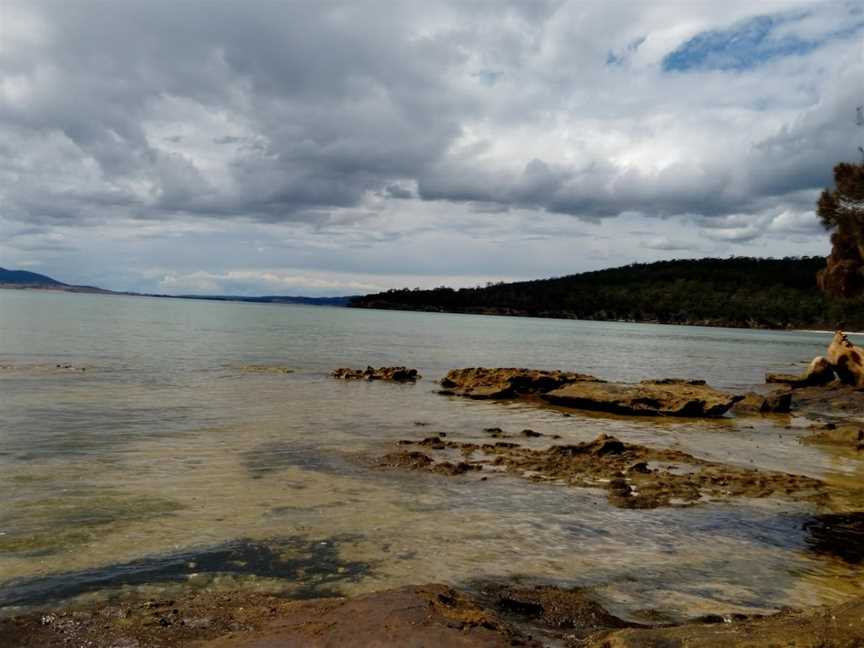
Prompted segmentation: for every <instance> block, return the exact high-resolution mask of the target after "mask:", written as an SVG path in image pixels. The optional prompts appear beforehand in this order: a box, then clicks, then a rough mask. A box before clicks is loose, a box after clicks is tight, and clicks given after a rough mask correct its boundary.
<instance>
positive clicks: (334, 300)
mask: <svg viewBox="0 0 864 648" xmlns="http://www.w3.org/2000/svg"><path fill="white" fill-rule="evenodd" d="M0 288H7V289H8V288H12V289H18V290H59V291H63V292H78V293H99V294H103V295H131V296H139V297H160V298H164V299H202V300H207V301H239V302H251V303H256V304H307V305H312V306H347V305H348V302H349V301H350V300H351V299H353V298H352V297H293V296H287V295H272V296H262V297H243V296H237V295H157V294H149V293H132V292H115V291H113V290H105V289H103V288H96V287H95V286H73V285H71V284H66V283H63V282H62V281H57V280H56V279H53V278H52V277H49V276H47V275H42V274H37V273H35V272H28V271H27V270H7V269H5V268H0Z"/></svg>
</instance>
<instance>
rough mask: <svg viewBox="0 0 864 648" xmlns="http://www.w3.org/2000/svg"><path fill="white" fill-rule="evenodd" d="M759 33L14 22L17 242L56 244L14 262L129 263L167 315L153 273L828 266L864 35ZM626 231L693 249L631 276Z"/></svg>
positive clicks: (595, 8)
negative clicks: (784, 260)
mask: <svg viewBox="0 0 864 648" xmlns="http://www.w3.org/2000/svg"><path fill="white" fill-rule="evenodd" d="M760 8H761V11H762V12H763V13H764V7H761V6H754V5H753V3H752V2H747V1H744V0H730V2H727V3H723V6H720V5H716V6H715V5H714V4H711V3H675V4H663V3H652V4H649V3H631V4H627V5H626V6H622V5H616V4H615V3H607V2H599V1H597V2H560V1H557V0H555V1H551V0H550V1H548V2H532V3H528V4H526V3H522V2H515V1H514V2H502V3H496V4H495V6H494V7H493V6H491V5H483V4H471V3H462V2H446V1H442V2H436V3H419V2H417V3H415V2H407V3H397V4H393V3H375V2H368V3H366V2H364V3H347V2H346V3H339V2H328V3H324V4H320V3H317V4H316V3H284V2H276V1H271V0H256V1H254V2H250V3H247V4H244V5H243V6H240V5H239V4H237V3H235V2H230V1H228V0H214V1H212V2H206V3H205V2H195V1H193V2H182V3H176V2H169V1H168V0H148V1H147V2H144V1H139V0H131V1H130V2H123V3H107V4H104V3H103V4H99V5H96V4H93V3H86V2H81V3H56V2H51V1H49V0H26V1H24V0H17V1H16V0H7V1H6V2H3V3H2V6H0V24H2V25H3V33H4V36H3V39H0V232H3V231H7V230H12V229H16V228H19V229H20V228H22V227H37V228H42V229H43V230H44V231H45V232H48V233H51V234H53V235H55V236H60V235H62V237H63V238H62V243H61V242H58V241H60V240H61V239H50V238H42V239H38V238H31V239H23V238H19V239H17V240H15V239H12V238H9V239H5V240H0V254H2V255H4V257H3V258H4V264H5V265H11V263H10V261H7V260H6V259H7V258H8V259H9V260H11V261H17V262H19V263H33V262H36V261H39V262H42V263H45V264H47V266H48V267H52V268H56V269H57V271H59V272H60V273H61V274H63V275H64V277H65V278H69V280H76V281H78V280H81V281H84V277H86V281H87V282H88V283H94V282H96V283H98V279H99V273H100V268H101V271H102V273H103V275H104V273H105V272H106V271H107V270H108V267H109V266H108V264H113V265H114V266H117V265H120V264H124V263H126V264H133V265H134V266H135V267H134V268H132V270H130V272H129V273H127V274H125V275H123V279H122V280H123V281H125V282H128V283H127V286H132V285H134V286H136V287H141V288H147V287H148V286H149V289H155V284H153V283H150V284H147V283H146V281H150V282H153V281H157V279H156V278H149V279H146V280H145V279H141V276H142V275H140V274H135V272H134V270H135V268H137V269H138V270H140V269H141V268H143V267H145V266H148V265H153V264H152V263H150V264H148V263H147V257H158V258H159V259H160V261H159V263H160V267H161V266H164V267H165V268H168V269H169V270H170V271H171V272H175V273H176V276H178V277H180V276H192V275H194V274H195V273H203V274H202V275H200V276H202V277H210V276H211V275H213V276H215V277H217V278H218V281H220V282H222V283H220V286H227V285H228V284H225V283H224V282H225V281H227V280H226V279H225V277H227V276H228V274H229V273H230V272H234V271H237V272H239V271H261V272H265V271H271V270H278V269H279V268H282V270H285V271H286V272H287V269H288V268H291V269H292V272H294V271H296V272H302V271H303V270H304V269H305V270H306V271H308V272H310V273H311V272H320V271H322V270H324V269H326V268H324V266H325V265H328V264H329V265H330V267H332V268H334V269H336V268H339V269H340V270H339V271H340V272H341V271H343V270H344V271H349V270H348V268H350V271H356V272H362V271H363V270H368V271H369V273H370V274H376V275H377V274H380V275H382V276H383V275H387V276H390V277H393V278H394V279H393V280H394V281H395V277H406V276H412V275H411V273H412V272H415V271H417V270H418V269H422V272H423V273H426V274H427V275H428V276H430V277H432V276H434V277H439V278H440V277H446V276H452V277H457V276H458V277H460V278H461V279H462V280H465V281H473V279H474V278H480V277H491V278H495V277H504V276H508V277H510V276H513V277H521V276H532V275H534V274H539V275H542V274H560V273H561V272H562V271H564V268H562V267H560V266H561V265H562V264H563V263H568V260H567V259H568V257H566V256H563V252H562V253H561V254H562V256H559V251H558V250H557V249H551V250H550V251H544V250H543V249H540V248H538V247H537V246H538V245H539V241H544V242H545V245H547V246H549V247H550V248H554V246H555V245H556V244H557V242H558V241H559V240H560V241H562V243H561V245H562V247H563V246H564V242H566V244H567V245H569V246H571V248H572V247H573V246H576V248H577V249H578V250H579V254H578V257H579V259H580V264H581V267H585V268H587V267H589V266H591V264H600V263H607V262H608V263H611V264H614V263H615V255H616V251H617V253H618V254H619V255H621V256H622V257H628V258H629V255H631V254H643V255H651V254H653V252H651V250H657V251H658V252H659V251H662V250H663V248H662V247H661V245H667V246H668V245H675V246H678V245H690V246H691V248H690V249H692V250H704V249H715V247H714V246H723V245H733V246H734V245H735V244H741V245H752V244H755V243H765V245H766V246H767V247H766V248H765V253H781V252H782V251H785V250H789V249H795V250H798V249H806V248H805V246H806V245H808V244H807V243H806V242H805V238H806V237H807V236H812V237H813V239H812V242H811V243H809V246H810V247H809V249H811V250H816V249H822V248H823V247H824V246H825V236H824V233H822V232H821V231H818V230H814V229H812V228H810V227H809V225H807V223H808V222H810V221H809V220H808V219H810V216H807V214H812V207H813V200H814V195H815V193H816V192H818V190H819V188H820V187H822V186H824V185H825V184H826V183H828V181H829V180H830V169H831V167H832V166H833V164H834V163H835V162H836V161H838V160H840V159H846V158H849V157H854V156H855V155H856V151H855V146H854V145H853V144H854V142H855V141H856V139H855V138H856V136H857V135H858V134H859V133H858V132H856V127H855V125H854V122H853V117H854V106H855V105H856V101H859V102H860V98H859V97H858V96H857V95H856V92H857V88H859V87H860V83H858V80H859V79H860V78H861V76H862V74H864V61H862V50H861V48H860V45H859V43H858V40H859V39H860V38H859V37H860V29H861V25H862V21H864V14H862V13H861V11H860V9H861V5H860V3H856V2H850V3H820V2H801V1H798V0H789V1H788V2H776V3H772V4H771V8H772V13H771V14H770V15H767V16H766V15H760ZM634 214H635V215H638V218H642V219H646V220H648V221H651V222H653V223H655V227H656V228H658V229H664V228H665V227H667V225H668V224H669V223H671V222H675V223H682V224H684V226H686V228H687V232H688V233H689V234H688V236H687V237H681V236H676V235H675V233H674V232H670V233H669V234H668V236H669V238H666V239H664V238H663V237H664V236H667V233H665V231H664V232H662V233H657V234H656V235H655V236H656V238H655V239H654V243H655V244H657V245H656V246H655V247H651V246H648V247H643V248H641V250H642V251H641V252H640V251H639V249H638V248H637V249H635V250H634V249H632V246H631V245H630V243H629V242H625V241H624V240H623V239H622V233H623V232H625V231H626V230H625V229H624V228H625V227H627V225H626V223H628V222H629V221H630V220H632V218H635V216H633V215H634ZM778 214H787V215H786V216H783V217H780V216H778ZM811 220H812V219H811ZM733 221H734V223H735V225H734V226H733V225H731V224H730V223H732V222H733ZM550 230H554V231H551V232H550ZM262 232H266V233H267V235H266V236H265V237H263V240H262ZM789 237H798V238H799V239H800V240H801V243H800V246H799V247H793V248H790V247H788V246H789V245H790V243H789V241H790V240H791V239H790V238H789ZM144 240H146V241H147V243H146V245H147V247H146V248H144V247H143V243H142V241H144ZM106 241H107V242H110V245H112V246H113V248H111V249H109V248H108V244H107V243H106ZM181 241H182V242H183V245H185V247H182V246H181V245H180V242H181ZM664 241H665V243H664ZM682 241H684V242H682ZM508 245H509V246H510V248H509V249H510V252H509V253H505V252H502V247H506V246H508ZM795 245H798V244H797V243H796V244H795ZM28 246H29V247H28ZM121 249H122V250H124V252H125V256H123V257H122V258H121V257H120V256H119V255H118V254H115V253H114V252H113V251H112V250H121ZM259 249H261V250H264V251H263V252H259V251H257V250H259ZM677 249H678V248H676V250H677ZM716 249H719V248H716ZM277 250H278V252H277ZM670 250H671V248H668V247H667V248H666V251H670ZM681 251H685V250H683V248H681ZM97 254H98V255H102V256H101V257H99V258H98V259H99V260H97V257H96V255H97ZM279 254H282V255H284V256H282V257H281V258H280V257H278V255H279ZM456 255H458V258H456ZM524 255H535V257H536V258H535V257H530V258H529V257H527V256H524ZM261 257H267V258H266V259H262V258H261ZM570 258H573V254H572V253H571V255H570ZM82 259H83V261H82ZM190 259H194V260H195V262H196V263H197V264H198V265H197V267H189V263H191V261H190ZM570 267H572V266H568V268H570ZM166 272H167V271H166ZM115 276H118V275H115ZM286 276H287V275H286ZM292 276H293V274H292ZM208 280H214V281H215V280H216V279H212V277H211V279H208ZM389 281H390V280H387V282H389ZM142 282H145V283H142ZM387 282H385V283H387ZM373 283H376V285H378V284H380V283H381V282H380V281H379V282H373ZM259 285H264V284H259ZM112 287H125V286H112ZM323 289H324V288H322V290H323Z"/></svg>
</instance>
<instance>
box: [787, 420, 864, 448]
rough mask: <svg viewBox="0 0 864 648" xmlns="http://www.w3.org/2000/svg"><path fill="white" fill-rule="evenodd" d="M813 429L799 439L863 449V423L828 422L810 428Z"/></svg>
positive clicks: (809, 442)
mask: <svg viewBox="0 0 864 648" xmlns="http://www.w3.org/2000/svg"><path fill="white" fill-rule="evenodd" d="M812 429H813V430H814V431H813V432H812V433H811V434H809V435H808V436H805V437H803V438H802V439H801V441H802V442H803V443H808V444H812V445H839V446H847V447H849V448H855V449H856V450H864V425H856V424H854V423H842V424H840V425H836V424H834V423H828V424H826V425H823V426H821V427H814V428H812Z"/></svg>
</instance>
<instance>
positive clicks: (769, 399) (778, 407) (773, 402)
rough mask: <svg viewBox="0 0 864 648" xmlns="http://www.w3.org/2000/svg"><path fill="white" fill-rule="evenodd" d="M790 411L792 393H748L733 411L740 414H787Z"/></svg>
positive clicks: (736, 404)
mask: <svg viewBox="0 0 864 648" xmlns="http://www.w3.org/2000/svg"><path fill="white" fill-rule="evenodd" d="M791 409H792V392H791V391H780V392H773V393H771V394H757V393H756V392H748V393H747V394H744V398H743V399H742V400H740V401H739V402H737V403H735V407H734V410H733V411H735V412H736V413H741V414H752V413H758V414H788V413H789V411H790V410H791Z"/></svg>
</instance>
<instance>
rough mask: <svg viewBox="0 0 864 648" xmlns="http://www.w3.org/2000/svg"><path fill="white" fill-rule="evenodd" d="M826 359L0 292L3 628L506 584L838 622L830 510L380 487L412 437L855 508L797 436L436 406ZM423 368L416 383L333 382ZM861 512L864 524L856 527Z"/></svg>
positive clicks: (334, 311)
mask: <svg viewBox="0 0 864 648" xmlns="http://www.w3.org/2000/svg"><path fill="white" fill-rule="evenodd" d="M829 341H830V333H824V332H795V331H762V330H742V329H723V328H703V327H695V326H687V327H684V326H667V325H650V324H633V323H619V322H593V321H590V322H589V321H576V320H554V319H531V318H517V317H495V316H478V315H457V314H442V313H416V312H397V311H377V310H361V309H350V308H335V307H316V306H294V305H271V304H250V303H232V302H208V301H199V300H183V299H164V298H146V297H131V296H116V295H86V294H69V293H60V292H47V291H16V290H0V615H12V614H16V613H20V612H22V611H27V610H32V609H40V608H46V607H53V606H58V605H62V606H72V607H74V606H77V605H90V604H94V603H99V602H102V601H107V600H123V599H137V598H147V597H155V596H172V597H179V596H183V594H184V593H188V592H191V591H194V590H200V589H207V590H226V591H228V590H231V591H266V592H279V593H283V594H284V595H285V596H296V597H314V596H327V595H333V594H344V595H353V594H359V593H365V592H370V591H375V590H380V589H385V588H389V587H395V586H400V585H406V584H420V583H430V582H441V583H447V584H451V585H455V586H459V587H464V588H468V589H470V588H472V587H478V586H479V584H481V583H484V582H488V581H500V582H504V581H513V580H515V581H517V582H521V583H547V584H554V585H559V586H566V587H583V588H588V589H589V590H590V591H591V592H592V593H593V594H594V595H595V596H596V597H597V598H598V600H600V601H601V602H602V603H603V604H604V605H605V606H607V607H608V608H609V609H611V610H612V611H613V612H615V613H617V614H620V615H623V616H625V617H628V618H634V619H637V618H640V614H644V613H645V612H644V611H645V610H649V609H651V610H659V611H661V612H662V614H663V615H665V617H664V618H669V619H686V618H691V617H694V616H698V615H703V614H709V613H716V614H731V613H736V612H743V613H754V612H771V611H774V610H778V609H781V608H783V607H784V606H793V607H800V606H805V605H814V604H820V603H834V602H839V601H842V600H846V599H848V598H850V597H852V596H855V595H860V594H861V592H862V586H864V578H862V575H864V574H862V570H861V568H860V567H858V566H855V565H850V564H846V563H843V562H842V561H839V560H837V559H835V558H828V557H825V556H820V555H818V554H816V553H814V552H813V551H811V547H810V545H809V540H808V537H807V534H806V532H805V530H804V525H805V524H806V522H807V521H808V520H809V519H811V518H812V516H813V515H815V514H817V513H819V512H820V511H819V510H817V508H816V505H815V504H811V503H801V502H798V503H796V502H790V501H788V500H783V499H776V498H766V499H759V500H736V501H731V502H713V503H711V502H708V503H701V504H699V505H696V506H688V507H667V508H658V509H652V510H624V509H620V508H615V507H612V506H610V504H609V503H608V502H607V499H606V494H605V492H604V491H603V490H600V489H591V488H570V487H567V486H564V485H561V484H555V483H547V484H538V483H533V482H531V481H528V480H524V479H518V478H516V477H510V476H504V475H500V476H494V478H489V479H487V480H485V481H481V480H480V479H479V478H476V477H475V476H473V475H463V476H459V477H447V476H442V475H435V474H425V473H414V472H399V471H394V470H385V469H381V468H380V467H379V465H378V459H379V458H380V457H381V456H382V455H384V454H386V453H387V452H390V451H392V450H393V448H394V444H395V443H396V441H398V440H400V439H420V438H423V437H425V436H430V435H436V434H439V433H444V434H446V435H447V436H448V438H451V439H454V440H466V441H470V440H473V441H480V440H485V439H487V438H488V435H486V434H485V433H484V428H490V427H500V428H501V429H502V430H504V431H505V432H511V433H518V432H519V431H520V430H522V429H525V428H531V429H533V430H535V431H538V432H541V433H543V434H544V435H547V437H541V438H538V439H529V440H525V441H524V443H525V444H526V445H532V444H533V445H536V446H537V447H542V446H543V445H544V444H548V443H550V441H549V440H548V435H555V434H557V435H560V437H561V439H560V440H559V441H556V443H577V442H581V441H589V440H592V439H594V438H596V437H597V436H598V435H599V434H602V433H605V434H611V435H614V436H616V437H618V438H620V439H622V440H624V441H628V442H635V443H641V444H646V445H651V446H655V447H674V448H678V449H681V450H684V451H686V452H689V453H691V454H694V455H696V456H698V457H702V458H706V459H711V460H717V461H723V462H727V463H731V464H735V465H742V466H747V467H758V468H760V469H770V470H782V471H786V472H794V473H799V474H805V475H810V476H813V477H818V478H821V479H824V480H826V481H828V482H829V483H836V484H854V483H856V482H857V483H861V482H862V480H864V463H862V462H861V460H860V459H859V458H858V457H856V456H855V455H854V452H853V453H850V451H846V450H842V449H831V448H825V447H821V448H820V447H816V446H810V445H804V444H802V443H801V442H800V437H801V436H802V435H803V434H804V433H806V431H807V427H808V425H809V424H810V422H809V421H807V420H804V419H802V418H800V417H796V416H790V415H773V416H761V417H760V416H757V417H746V418H744V417H741V418H739V417H736V416H734V415H728V416H726V417H724V418H722V419H717V420H708V421H705V420H694V419H668V418H659V419H658V418H641V417H640V418H632V417H631V418H628V417H621V416H614V415H604V414H596V413H593V414H592V413H587V412H586V413H578V412H572V413H565V412H563V411H561V410H557V409H553V408H544V407H542V406H538V405H536V404H531V403H523V402H506V403H502V402H489V401H472V400H466V399H460V398H458V397H452V396H444V395H441V394H439V393H438V391H439V386H438V382H439V380H440V379H441V378H442V377H443V376H444V375H445V374H446V373H447V371H448V370H450V369H453V368H461V367H473V366H487V367H532V368H543V369H565V370H570V371H578V372H583V373H590V374H593V375H596V376H598V377H601V378H605V379H608V380H615V381H638V380H642V379H646V378H667V377H676V378H692V379H705V380H707V381H708V382H709V384H711V385H713V386H716V387H719V388H724V389H729V390H760V389H764V388H765V386H764V374H765V372H766V371H791V372H796V371H800V370H801V369H803V368H804V367H805V366H806V365H807V363H808V361H809V360H810V359H811V358H813V357H814V356H816V355H820V354H821V353H823V352H824V350H825V347H826V346H827V344H828V342H829ZM367 365H372V366H384V365H405V366H408V367H414V368H417V369H418V370H419V372H420V374H421V375H422V379H421V380H419V381H417V382H416V383H415V384H392V383H385V382H365V381H342V380H336V379H333V378H331V377H330V375H329V374H330V372H331V371H332V370H333V369H335V368H337V367H357V368H364V367H366V366H367ZM845 505H846V506H848V507H854V506H857V503H856V502H846V503H845Z"/></svg>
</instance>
